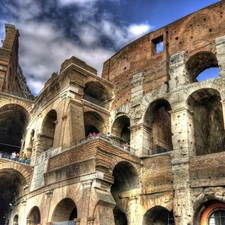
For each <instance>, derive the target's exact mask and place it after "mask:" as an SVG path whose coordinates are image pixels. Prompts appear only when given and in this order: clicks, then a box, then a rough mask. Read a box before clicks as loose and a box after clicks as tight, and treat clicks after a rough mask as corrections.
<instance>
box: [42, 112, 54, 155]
mask: <svg viewBox="0 0 225 225" xmlns="http://www.w3.org/2000/svg"><path fill="white" fill-rule="evenodd" d="M56 123H57V112H56V110H54V109H52V110H50V111H49V112H48V113H47V115H46V116H45V118H44V120H43V122H42V128H41V134H39V141H40V144H41V146H40V148H41V149H40V150H41V152H43V151H45V150H48V149H49V148H52V147H53V145H54V136H55V128H56ZM40 150H39V151H40Z"/></svg>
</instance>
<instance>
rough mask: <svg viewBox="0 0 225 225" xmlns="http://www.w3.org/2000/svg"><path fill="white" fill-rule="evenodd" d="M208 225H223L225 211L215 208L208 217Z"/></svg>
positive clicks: (224, 222)
mask: <svg viewBox="0 0 225 225" xmlns="http://www.w3.org/2000/svg"><path fill="white" fill-rule="evenodd" d="M208 224H209V225H224V224H225V210H224V209H222V208H217V209H215V210H213V212H212V213H211V214H210V216H209V220H208Z"/></svg>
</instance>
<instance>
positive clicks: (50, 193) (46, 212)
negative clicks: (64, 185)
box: [45, 189, 53, 225]
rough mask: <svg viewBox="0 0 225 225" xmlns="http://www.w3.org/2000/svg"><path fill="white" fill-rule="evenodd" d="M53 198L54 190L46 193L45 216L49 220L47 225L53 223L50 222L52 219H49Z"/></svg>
mask: <svg viewBox="0 0 225 225" xmlns="http://www.w3.org/2000/svg"><path fill="white" fill-rule="evenodd" d="M52 197H53V189H50V190H48V191H46V193H45V199H46V208H45V209H46V210H45V215H46V219H47V221H46V222H47V223H46V224H48V225H51V224H52V222H51V221H49V220H51V218H49V212H50V207H51V200H52Z"/></svg>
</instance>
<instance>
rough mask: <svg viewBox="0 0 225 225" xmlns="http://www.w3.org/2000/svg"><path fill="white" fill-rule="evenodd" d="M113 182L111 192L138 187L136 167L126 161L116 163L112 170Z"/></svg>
mask: <svg viewBox="0 0 225 225" xmlns="http://www.w3.org/2000/svg"><path fill="white" fill-rule="evenodd" d="M113 177H114V184H113V185H112V187H111V192H112V193H115V192H117V193H118V192H124V191H129V190H132V189H135V188H138V187H139V178H138V174H137V171H136V169H135V168H134V167H133V166H132V165H131V164H130V163H128V162H120V163H118V164H117V165H116V166H115V168H114V170H113Z"/></svg>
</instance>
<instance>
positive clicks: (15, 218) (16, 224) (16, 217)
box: [13, 215, 19, 225]
mask: <svg viewBox="0 0 225 225" xmlns="http://www.w3.org/2000/svg"><path fill="white" fill-rule="evenodd" d="M18 220H19V216H18V215H15V216H14V218H13V225H18V222H19V221H18Z"/></svg>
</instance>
